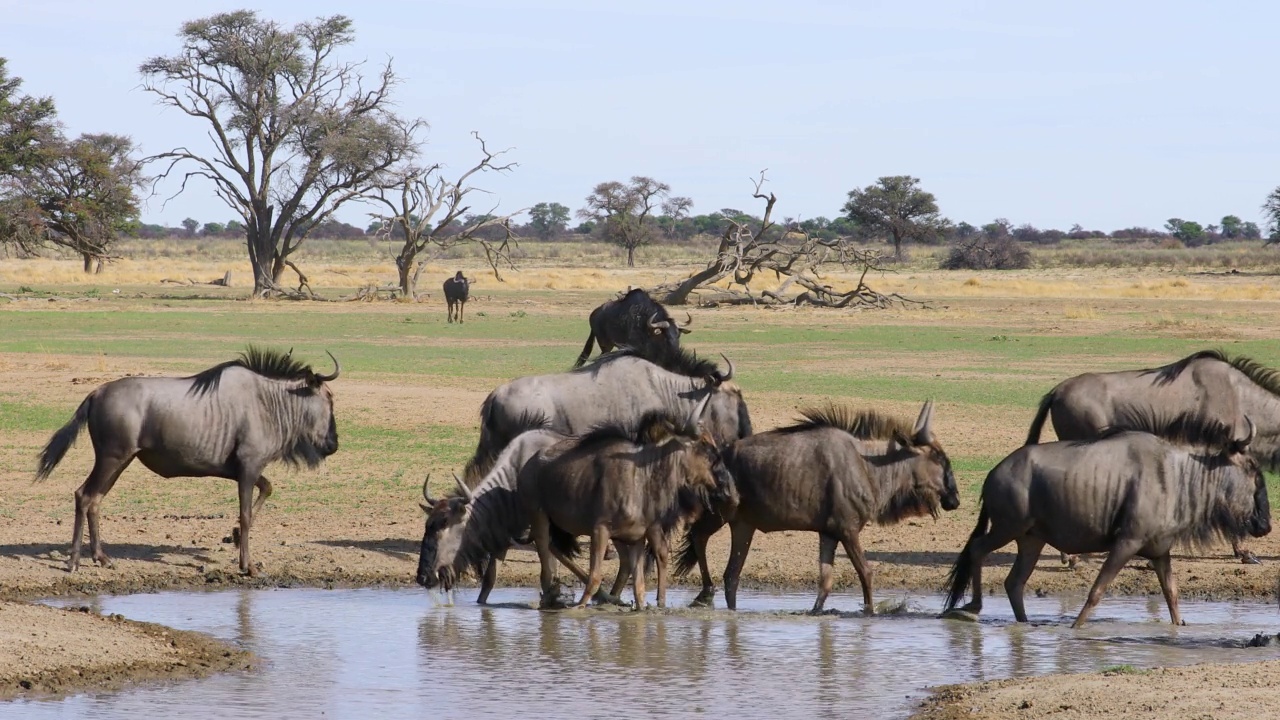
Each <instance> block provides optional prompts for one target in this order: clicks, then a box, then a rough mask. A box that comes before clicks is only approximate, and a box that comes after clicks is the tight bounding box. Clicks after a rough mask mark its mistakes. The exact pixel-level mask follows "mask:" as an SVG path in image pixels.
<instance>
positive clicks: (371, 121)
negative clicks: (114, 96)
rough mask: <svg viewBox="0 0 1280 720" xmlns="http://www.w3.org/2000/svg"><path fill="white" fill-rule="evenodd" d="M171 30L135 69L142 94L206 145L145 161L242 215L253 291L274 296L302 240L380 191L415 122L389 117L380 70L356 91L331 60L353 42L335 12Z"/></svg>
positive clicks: (392, 79)
mask: <svg viewBox="0 0 1280 720" xmlns="http://www.w3.org/2000/svg"><path fill="white" fill-rule="evenodd" d="M179 35H180V37H181V38H182V49H181V50H180V51H179V52H178V54H176V55H172V56H168V57H164V56H160V57H154V58H151V59H149V60H147V61H146V62H144V63H143V64H142V65H141V67H140V68H139V70H140V72H141V73H142V76H143V88H144V89H146V90H147V91H149V92H151V93H154V94H155V95H156V96H158V97H159V102H160V104H161V105H166V106H169V107H174V108H177V109H178V110H180V111H182V112H184V113H186V114H187V115H189V116H190V117H193V118H197V119H199V120H202V121H203V122H204V123H206V125H207V136H208V138H209V141H210V144H211V147H210V148H209V149H208V150H206V151H202V152H201V151H193V150H190V149H188V148H186V147H179V148H175V149H174V150H171V151H169V152H165V153H160V154H159V155H156V156H155V157H153V158H151V159H152V160H157V161H161V162H165V163H167V166H166V169H165V171H164V172H163V173H162V174H161V177H168V176H169V175H170V173H172V172H174V170H175V168H178V167H179V166H181V167H182V168H183V169H184V174H183V175H182V184H181V188H180V189H179V190H178V192H181V191H182V190H183V189H185V188H186V185H187V182H188V181H189V180H191V179H192V178H201V179H204V180H208V181H210V182H212V183H213V186H214V191H215V192H216V193H217V195H218V197H220V198H221V199H222V200H223V202H225V203H226V204H227V205H228V206H230V207H231V208H232V209H234V210H235V211H236V212H238V213H239V214H240V217H241V218H243V220H244V224H245V234H246V245H247V247H248V251H249V261H250V263H251V265H252V266H253V292H254V295H255V296H265V295H267V294H270V293H272V292H282V291H283V290H282V288H281V287H280V285H279V281H280V277H281V275H282V274H283V272H284V270H285V268H286V267H291V268H293V269H294V270H295V271H298V268H297V266H296V265H294V264H293V263H292V261H290V259H289V258H290V256H291V255H292V254H293V253H294V252H296V251H297V249H298V247H299V246H300V245H301V244H302V241H303V240H304V239H305V238H306V236H307V233H309V232H310V231H311V230H312V229H314V228H315V227H316V226H317V225H319V224H321V223H323V222H324V221H325V220H326V219H328V218H329V217H330V216H331V215H332V214H333V213H334V211H336V210H337V209H338V208H339V207H340V206H341V205H342V204H343V203H345V202H347V201H350V200H353V199H355V198H358V197H362V196H364V195H365V194H367V193H368V192H370V191H371V189H373V188H375V187H377V186H379V185H385V184H386V177H387V174H388V172H389V170H390V169H391V168H392V167H393V166H395V165H396V164H398V163H400V162H401V161H402V160H404V159H405V158H406V157H408V156H409V155H410V154H411V152H412V148H413V144H412V138H413V135H414V132H415V131H416V129H417V128H418V127H420V126H421V125H422V122H421V121H418V120H415V121H408V122H406V121H403V120H401V119H400V118H398V117H396V116H395V115H394V114H393V113H392V112H391V110H390V106H391V100H390V92H391V90H392V89H393V88H394V86H395V85H396V76H395V74H394V73H392V71H391V65H390V63H388V64H387V65H385V66H383V67H382V68H381V69H380V70H379V72H378V73H377V75H376V77H375V79H374V80H373V82H372V83H371V84H370V86H368V87H366V84H365V78H364V77H363V76H362V75H361V74H360V67H361V65H360V64H359V63H351V62H341V61H338V60H336V59H335V58H334V54H335V53H336V52H337V51H338V50H339V49H340V48H342V47H344V46H346V45H349V44H351V43H352V42H353V41H354V39H355V33H354V31H353V29H352V24H351V21H350V20H349V19H347V18H346V17H343V16H341V15H334V16H332V17H328V18H320V19H317V20H316V21H314V22H305V23H299V24H298V25H296V26H294V27H293V28H291V29H286V28H283V27H281V26H280V25H278V24H277V23H274V22H270V21H266V20H262V19H259V18H258V16H257V13H255V12H252V11H247V10H241V11H236V12H229V13H221V14H218V15H213V16H211V17H208V18H204V19H200V20H193V21H191V22H187V23H184V24H183V26H182V30H181V32H180V33H179ZM299 275H300V276H301V273H300V272H299Z"/></svg>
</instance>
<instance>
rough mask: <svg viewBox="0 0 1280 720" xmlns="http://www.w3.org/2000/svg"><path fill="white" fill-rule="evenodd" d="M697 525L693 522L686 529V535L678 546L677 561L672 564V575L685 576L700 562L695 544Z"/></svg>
mask: <svg viewBox="0 0 1280 720" xmlns="http://www.w3.org/2000/svg"><path fill="white" fill-rule="evenodd" d="M695 525H697V523H692V524H690V525H689V527H687V528H685V529H684V537H683V538H681V539H680V546H679V547H677V548H676V552H675V562H674V563H672V564H671V577H684V576H685V575H688V574H689V571H690V570H692V569H693V568H694V567H695V566H696V565H697V564H698V551H697V550H696V549H695V548H694V544H693V529H694V527H695Z"/></svg>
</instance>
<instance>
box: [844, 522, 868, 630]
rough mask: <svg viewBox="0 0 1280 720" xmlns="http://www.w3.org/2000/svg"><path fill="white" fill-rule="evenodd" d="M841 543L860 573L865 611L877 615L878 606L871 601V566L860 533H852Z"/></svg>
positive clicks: (859, 578) (859, 579) (856, 570)
mask: <svg viewBox="0 0 1280 720" xmlns="http://www.w3.org/2000/svg"><path fill="white" fill-rule="evenodd" d="M841 544H842V545H844V551H845V554H847V555H848V556H849V561H850V562H852V563H853V570H854V572H856V573H858V582H859V583H860V584H861V585H862V605H863V608H864V610H863V612H865V613H866V614H867V615H875V614H876V606H875V603H873V602H872V601H871V566H869V565H867V556H866V554H865V553H863V552H862V543H861V542H859V541H858V533H856V532H854V533H850V534H849V535H848V536H846V537H845V538H844V540H843V541H841Z"/></svg>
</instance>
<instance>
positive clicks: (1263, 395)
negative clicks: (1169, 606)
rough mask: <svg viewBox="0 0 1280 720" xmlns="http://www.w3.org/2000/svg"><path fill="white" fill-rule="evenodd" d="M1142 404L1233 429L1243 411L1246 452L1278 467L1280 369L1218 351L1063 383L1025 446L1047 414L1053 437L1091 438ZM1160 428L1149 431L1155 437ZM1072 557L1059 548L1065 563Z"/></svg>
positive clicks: (1143, 408) (1138, 411) (1142, 410)
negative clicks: (1248, 432)
mask: <svg viewBox="0 0 1280 720" xmlns="http://www.w3.org/2000/svg"><path fill="white" fill-rule="evenodd" d="M1148 408H1149V409H1150V410H1151V411H1154V412H1155V413H1156V414H1157V415H1158V416H1160V417H1167V418H1176V417H1179V416H1181V415H1182V414H1184V413H1196V414H1198V415H1199V416H1200V417H1202V418H1204V419H1205V420H1206V421H1208V422H1213V423H1220V424H1222V425H1224V426H1226V427H1228V428H1230V429H1231V430H1232V431H1234V432H1236V433H1242V432H1244V429H1245V421H1244V418H1245V416H1246V415H1248V416H1249V418H1250V419H1251V421H1252V422H1253V423H1255V424H1256V427H1257V437H1256V438H1255V439H1254V441H1253V442H1252V443H1250V445H1249V454H1250V455H1252V456H1253V458H1254V459H1256V460H1257V461H1258V462H1259V463H1261V465H1262V467H1263V468H1265V469H1268V470H1272V471H1277V470H1280V372H1277V371H1275V370H1272V369H1269V368H1266V367H1263V366H1262V365H1260V364H1258V363H1257V362H1254V361H1253V360H1251V359H1249V358H1247V357H1237V358H1231V357H1228V356H1227V355H1225V354H1223V353H1221V352H1218V351H1216V350H1205V351H1202V352H1197V353H1194V354H1192V355H1189V356H1187V357H1185V358H1183V359H1181V360H1179V361H1177V362H1175V363H1170V364H1169V365H1165V366H1163V367H1158V368H1152V369H1149V370H1125V371H1121V372H1109V373H1086V374H1084V375H1077V376H1075V377H1073V378H1070V379H1067V380H1064V381H1062V382H1061V383H1059V384H1058V385H1057V387H1055V388H1053V390H1051V391H1049V393H1048V394H1046V395H1045V396H1044V398H1043V399H1042V400H1041V401H1040V409H1039V411H1038V412H1037V413H1036V416H1035V419H1034V420H1033V421H1032V423H1031V429H1030V431H1029V432H1028V433H1027V444H1034V443H1037V442H1039V441H1040V432H1041V430H1042V429H1043V427H1044V422H1045V420H1046V419H1047V418H1049V417H1052V418H1053V429H1054V430H1055V431H1056V432H1057V435H1058V439H1059V440H1090V439H1093V438H1096V437H1099V436H1100V435H1101V434H1102V433H1103V432H1105V431H1107V430H1109V429H1117V428H1123V427H1125V426H1124V420H1125V418H1126V417H1130V416H1132V417H1145V416H1146V415H1148V414H1150V413H1149V412H1148V411H1147V409H1148ZM1136 429H1144V428H1136ZM1164 430H1165V429H1164V428H1160V427H1156V428H1151V431H1152V432H1154V433H1155V434H1157V435H1159V434H1162V433H1163V432H1164ZM1232 550H1233V551H1234V552H1235V554H1236V556H1237V557H1239V558H1240V559H1241V560H1242V561H1243V562H1245V563H1256V562H1257V558H1256V557H1255V556H1254V554H1253V553H1251V552H1249V551H1248V550H1245V549H1244V548H1242V547H1241V546H1240V545H1239V542H1238V541H1237V542H1234V543H1233V544H1232ZM1070 560H1073V558H1069V557H1068V556H1067V554H1065V553H1064V554H1063V561H1064V562H1067V561H1070Z"/></svg>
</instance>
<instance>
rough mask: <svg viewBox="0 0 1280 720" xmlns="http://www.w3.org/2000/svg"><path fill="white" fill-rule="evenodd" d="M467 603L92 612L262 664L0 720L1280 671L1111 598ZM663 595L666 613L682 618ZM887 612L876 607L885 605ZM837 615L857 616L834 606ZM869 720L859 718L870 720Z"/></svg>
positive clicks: (847, 694)
mask: <svg viewBox="0 0 1280 720" xmlns="http://www.w3.org/2000/svg"><path fill="white" fill-rule="evenodd" d="M473 594H474V591H473V590H466V591H463V592H460V593H459V595H458V597H457V603H456V604H455V605H453V606H448V605H444V604H442V603H441V601H440V599H439V598H433V597H432V596H431V595H430V594H428V593H427V592H425V591H414V590H274V591H272V590H248V591H223V592H214V593H160V594H153V595H133V596H122V597H103V598H98V599H95V600H94V601H93V603H94V604H95V605H96V609H98V610H99V611H101V612H104V613H121V614H123V615H125V616H126V617H129V618H133V619H137V620H145V621H150V622H158V623H163V624H165V625H169V626H173V627H177V628H182V629H186V630H198V631H202V632H206V633H209V634H211V635H214V636H217V637H219V638H223V639H226V640H230V641H233V642H236V643H239V644H240V645H242V646H244V647H246V648H248V649H249V650H251V651H252V652H254V653H255V654H257V655H258V656H259V657H260V658H262V659H263V661H264V662H263V665H262V667H260V668H258V669H257V670H255V671H252V672H249V673H237V674H230V675H222V676H218V677H213V678H208V679H204V680H196V681H189V682H183V683H179V684H173V685H166V686H160V687H144V688H141V689H135V690H131V691H128V692H123V693H117V694H109V695H101V696H79V697H73V698H69V699H65V700H61V701H22V702H14V703H7V704H0V717H4V718H7V717H21V718H31V719H37V720H38V719H40V718H120V719H122V720H123V719H125V718H129V719H131V720H132V719H133V718H138V717H181V718H185V719H188V720H194V719H196V718H214V717H235V718H237V719H240V720H243V719H249V718H270V719H271V720H288V719H291V718H315V717H321V716H324V717H329V718H365V717H418V718H427V717H429V718H433V719H435V718H463V717H515V716H521V717H550V716H552V715H556V716H561V717H577V718H592V717H606V716H607V717H625V716H627V715H634V714H635V712H636V711H640V712H642V714H643V715H644V716H690V715H699V714H706V715H708V716H714V717H723V716H729V717H732V716H735V715H739V714H741V715H745V716H765V715H767V716H772V717H778V718H790V717H819V716H821V717H879V718H890V717H906V716H907V715H909V714H910V713H911V711H912V709H913V708H914V707H915V705H916V703H917V702H918V701H919V699H920V698H921V697H923V696H924V694H925V688H926V687H927V686H930V685H938V684H943V683H953V682H965V681H971V680H979V679H990V678H1000V677H1009V676H1023V675H1035V674H1044V673H1055V672H1083V671H1092V670H1098V669H1101V668H1103V667H1106V666H1109V665H1119V664H1130V665H1136V666H1151V665H1175V664H1187V663H1193V662H1203V661H1244V660H1251V659H1257V660H1261V659H1272V658H1276V657H1280V650H1277V649H1273V648H1263V649H1242V648H1240V647H1233V645H1234V646H1238V645H1239V644H1240V641H1242V640H1244V639H1246V638H1249V637H1251V636H1252V635H1253V634H1254V633H1256V632H1268V633H1274V632H1275V631H1276V630H1277V625H1278V624H1280V623H1278V622H1277V620H1278V619H1277V617H1276V613H1275V610H1274V609H1273V608H1272V607H1270V606H1269V605H1267V604H1263V603H1229V602H1195V601H1186V602H1184V603H1183V608H1182V610H1183V615H1184V617H1185V618H1186V619H1187V620H1188V622H1190V623H1192V624H1191V625H1189V626H1187V627H1182V628H1173V627H1171V626H1169V625H1168V623H1167V619H1166V616H1165V611H1164V606H1163V602H1162V601H1161V600H1160V599H1158V598H1154V599H1148V598H1108V599H1107V600H1106V601H1105V602H1104V603H1103V604H1102V606H1101V607H1100V608H1099V610H1098V613H1097V616H1096V617H1097V621H1096V622H1092V623H1090V625H1089V627H1088V628H1087V629H1085V630H1083V631H1079V632H1077V631H1073V630H1071V629H1070V628H1069V627H1067V625H1068V624H1069V623H1070V620H1071V617H1072V616H1073V615H1074V613H1075V612H1076V610H1078V609H1079V604H1080V603H1079V599H1077V598H1031V599H1028V602H1027V605H1028V611H1029V613H1030V614H1031V616H1032V623H1031V624H1030V625H1016V624H1014V623H1012V622H1011V619H1012V618H1011V615H1010V613H1009V610H1008V603H1007V602H1006V601H1005V600H1004V599H1003V598H994V599H993V600H992V602H991V603H990V608H989V610H988V612H987V613H985V614H984V617H983V620H982V622H980V623H969V622H963V621H942V620H938V619H936V618H935V617H934V616H933V613H934V612H936V610H937V608H938V607H939V605H940V602H939V601H938V599H937V598H932V597H921V596H919V595H915V596H906V597H905V598H904V597H903V596H897V599H899V600H903V599H905V602H906V604H905V607H906V610H905V611H904V612H899V613H897V614H894V615H881V616H878V617H875V618H862V617H860V616H858V615H856V614H853V613H847V614H832V615H827V616H824V617H818V618H815V617H807V616H803V615H800V614H798V611H802V610H804V609H806V608H808V607H809V605H810V603H811V602H812V596H811V595H810V594H809V593H796V594H768V593H750V594H747V595H746V597H745V598H744V599H742V600H740V603H741V608H742V609H741V610H740V611H739V612H738V613H736V614H733V613H729V612H727V611H725V610H718V611H692V610H679V611H667V612H650V613H644V614H635V613H630V612H625V611H621V610H611V609H610V610H589V611H567V612H557V613H543V612H537V611H535V610H532V609H530V608H529V607H528V606H527V605H522V604H523V603H528V602H529V601H530V600H531V599H532V598H533V597H534V593H533V592H532V591H531V590H527V589H512V590H501V591H497V592H495V593H494V597H493V600H495V601H496V602H498V603H502V604H503V605H501V606H499V607H491V608H481V607H478V606H476V605H475V604H474V603H473V602H472V601H473ZM689 597H690V596H689V594H688V593H685V592H673V598H672V599H673V600H674V601H675V603H674V604H678V605H683V604H684V603H685V602H687V600H688V599H689ZM894 597H895V596H893V595H892V594H891V593H883V594H882V595H881V599H882V600H892V599H894ZM829 604H831V605H835V606H836V607H848V608H853V607H855V605H854V602H853V601H852V600H850V599H848V597H847V595H846V596H837V597H833V599H832V602H831V603H829ZM873 713H874V714H873Z"/></svg>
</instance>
